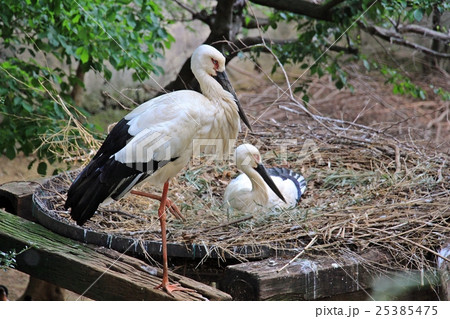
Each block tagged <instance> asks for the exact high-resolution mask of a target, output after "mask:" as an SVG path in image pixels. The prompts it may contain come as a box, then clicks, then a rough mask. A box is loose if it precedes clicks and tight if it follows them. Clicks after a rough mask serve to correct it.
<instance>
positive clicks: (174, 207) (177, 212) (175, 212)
mask: <svg viewBox="0 0 450 319" xmlns="http://www.w3.org/2000/svg"><path fill="white" fill-rule="evenodd" d="M130 193H131V194H133V195H139V196H144V197H147V198H152V199H156V200H159V201H160V202H161V201H162V196H159V195H155V194H150V193H146V192H141V191H135V190H132V191H131V192H130ZM166 206H167V208H169V211H170V212H171V213H172V214H173V215H174V216H175V217H176V218H178V219H181V220H183V221H185V220H186V218H184V216H183V214H181V212H180V210H179V209H178V207H177V205H175V203H174V202H172V201H171V200H170V199H169V198H166Z"/></svg>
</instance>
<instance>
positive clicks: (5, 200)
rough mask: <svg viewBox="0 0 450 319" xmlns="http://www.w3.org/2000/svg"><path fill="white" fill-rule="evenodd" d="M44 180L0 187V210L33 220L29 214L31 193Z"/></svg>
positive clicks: (7, 184) (11, 183)
mask: <svg viewBox="0 0 450 319" xmlns="http://www.w3.org/2000/svg"><path fill="white" fill-rule="evenodd" d="M44 181H45V180H44V179H42V180H39V181H30V182H9V183H5V184H2V185H0V208H5V209H6V210H7V211H9V212H10V213H13V214H15V215H17V216H20V217H23V218H26V219H30V220H34V219H33V217H32V214H31V205H32V200H31V197H32V196H33V192H34V190H35V189H36V187H38V186H39V185H40V183H42V182H44Z"/></svg>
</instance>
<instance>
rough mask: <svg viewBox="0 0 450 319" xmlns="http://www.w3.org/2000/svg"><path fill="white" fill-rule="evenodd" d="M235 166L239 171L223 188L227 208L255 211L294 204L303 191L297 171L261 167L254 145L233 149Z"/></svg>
mask: <svg viewBox="0 0 450 319" xmlns="http://www.w3.org/2000/svg"><path fill="white" fill-rule="evenodd" d="M235 156H236V166H237V168H238V169H239V170H240V171H242V172H243V174H240V175H239V176H238V177H236V178H235V179H233V180H232V181H231V182H230V183H229V184H228V186H227V188H226V189H225V194H224V202H225V205H226V206H227V207H228V208H232V209H237V210H240V211H246V212H258V211H264V210H268V209H273V208H275V207H281V208H287V207H294V206H295V205H297V203H298V201H299V200H300V197H301V195H302V194H303V193H304V192H305V190H306V181H305V179H304V178H303V176H301V175H300V174H297V173H295V172H293V171H291V170H289V169H286V168H269V169H267V170H266V169H265V168H264V166H263V165H262V164H261V155H260V153H259V151H258V149H257V148H256V147H254V146H253V145H250V144H242V145H240V146H239V147H237V148H236V152H235Z"/></svg>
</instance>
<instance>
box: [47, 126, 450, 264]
mask: <svg viewBox="0 0 450 319" xmlns="http://www.w3.org/2000/svg"><path fill="white" fill-rule="evenodd" d="M316 120H317V121H316V122H314V124H315V125H311V123H309V124H308V126H306V125H305V124H291V125H285V126H283V125H277V126H275V127H274V125H267V124H264V123H263V122H261V121H260V124H259V125H258V126H256V127H254V132H256V133H255V134H252V135H250V134H248V135H246V136H242V137H240V139H239V140H238V142H237V145H238V144H240V143H242V142H243V141H244V140H245V142H247V143H252V144H254V145H256V146H257V147H258V148H259V149H260V152H261V154H262V157H263V162H264V164H265V165H266V167H271V166H281V167H287V168H290V169H292V170H294V171H296V172H298V173H301V174H303V176H305V178H306V180H307V191H306V193H305V194H304V195H303V196H302V200H301V202H300V203H299V205H298V206H297V207H295V208H292V209H287V210H275V211H269V212H261V213H259V214H254V215H253V216H250V217H251V218H250V217H248V218H247V219H246V218H245V217H246V216H248V215H247V214H246V213H239V212H231V213H230V212H227V211H226V210H225V208H224V207H222V198H223V193H224V190H225V187H226V185H227V184H228V183H229V181H230V180H231V179H232V178H233V177H235V176H236V175H237V173H238V172H237V171H236V168H235V166H234V164H233V163H232V162H230V161H224V162H212V163H211V162H208V161H207V160H206V159H203V160H202V161H198V160H197V161H195V162H194V163H190V164H189V167H188V168H186V170H185V171H183V172H181V173H180V174H178V176H177V178H175V179H173V180H172V181H171V186H170V188H169V198H170V199H172V200H173V201H174V202H175V204H176V205H177V206H178V207H179V208H180V209H181V210H182V213H183V215H184V216H185V217H186V222H181V221H179V220H177V219H175V218H174V217H173V216H171V215H170V214H169V215H168V226H167V227H168V241H169V242H172V243H180V244H186V243H196V244H199V245H205V246H208V247H210V249H216V250H217V251H218V252H220V253H221V254H220V255H223V253H224V252H226V253H228V254H230V255H233V247H235V246H253V247H260V246H266V247H270V248H272V249H273V250H275V251H277V252H280V253H281V252H283V253H297V252H299V251H300V250H302V249H303V248H304V247H305V246H306V245H307V244H308V243H310V242H311V239H312V238H314V237H315V236H318V237H317V240H316V241H315V242H314V245H312V246H311V247H310V248H309V250H308V252H310V253H312V254H327V255H329V256H333V257H334V258H337V259H338V258H339V256H344V255H345V256H349V254H350V255H351V256H354V257H355V258H359V256H360V255H361V253H362V252H364V251H366V250H369V249H372V248H377V249H382V250H383V251H385V252H387V253H388V254H389V255H390V256H392V258H390V259H389V260H383V261H379V264H378V265H376V266H378V267H380V268H385V267H387V268H390V269H392V268H394V269H413V268H416V269H423V268H426V269H431V268H432V266H433V263H434V261H435V257H436V256H439V249H440V248H441V246H442V245H443V244H444V243H445V241H446V240H448V238H449V235H450V227H449V220H450V219H449V217H450V210H449V207H450V205H449V204H450V203H449V201H450V200H449V198H450V196H449V193H450V191H449V190H450V178H449V176H450V172H449V171H450V169H449V164H448V163H449V156H448V154H443V153H438V152H436V151H432V150H430V149H426V148H419V147H417V146H414V145H409V144H405V143H402V142H399V141H397V140H396V139H395V138H392V137H390V136H388V135H384V134H383V133H380V132H378V131H376V130H374V129H372V128H369V127H364V126H362V125H356V124H352V123H345V122H342V121H340V122H339V121H336V120H331V119H325V118H320V120H318V119H317V118H316ZM306 127H307V129H306ZM305 130H307V132H305ZM281 138H283V140H282V141H284V143H285V144H283V145H284V146H283V147H285V149H286V152H283V147H281V146H280V145H282V144H281V142H280V140H281ZM286 139H288V140H286ZM289 139H290V140H289ZM286 141H288V142H286ZM289 141H290V142H289ZM293 141H295V143H294V142H293ZM75 175H76V174H75V173H74V174H70V173H67V174H66V175H64V176H63V178H62V179H54V181H53V182H51V183H50V184H49V185H47V186H46V191H45V192H43V193H42V194H41V195H39V196H43V197H46V198H47V205H48V209H49V210H51V211H53V213H54V214H56V215H57V216H58V218H60V219H63V220H64V221H65V222H66V223H68V224H74V222H73V221H72V220H71V219H70V216H69V214H68V212H67V211H65V210H64V207H63V206H64V201H65V198H66V192H67V188H68V187H69V186H70V184H71V182H72V180H73V178H74V176H75ZM140 190H143V191H148V192H152V193H157V194H159V193H160V192H161V189H159V188H152V187H151V186H150V185H146V184H144V185H142V187H140ZM158 206H159V202H158V201H153V200H148V199H146V198H142V197H139V196H133V195H130V196H128V197H126V198H124V199H122V200H120V201H119V202H115V203H113V204H110V205H108V206H104V207H101V208H99V211H98V212H97V213H96V214H95V215H94V217H93V218H92V219H91V220H90V221H88V222H87V223H86V224H85V225H84V227H87V228H91V229H93V230H96V231H98V232H105V233H108V234H116V235H121V236H129V237H132V238H135V239H138V240H153V241H160V238H161V235H160V226H159V221H158V218H157V209H158ZM243 217H244V218H243ZM239 219H245V220H244V221H241V222H238V223H233V221H235V220H239ZM244 257H245V256H244ZM240 258H242V256H240ZM244 259H245V258H244Z"/></svg>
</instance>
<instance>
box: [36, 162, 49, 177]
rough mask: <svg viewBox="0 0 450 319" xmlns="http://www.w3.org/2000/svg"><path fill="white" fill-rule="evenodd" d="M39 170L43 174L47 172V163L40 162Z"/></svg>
mask: <svg viewBox="0 0 450 319" xmlns="http://www.w3.org/2000/svg"><path fill="white" fill-rule="evenodd" d="M37 171H38V173H39V174H41V175H45V174H47V163H45V162H40V163H39V165H38V168H37Z"/></svg>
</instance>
